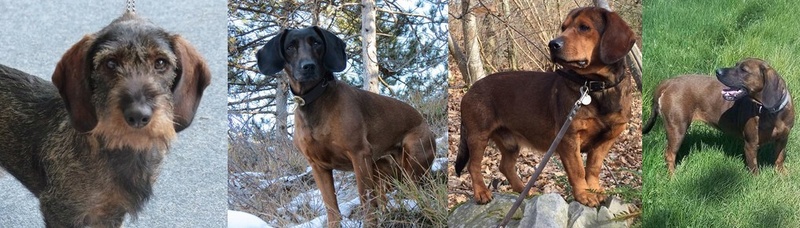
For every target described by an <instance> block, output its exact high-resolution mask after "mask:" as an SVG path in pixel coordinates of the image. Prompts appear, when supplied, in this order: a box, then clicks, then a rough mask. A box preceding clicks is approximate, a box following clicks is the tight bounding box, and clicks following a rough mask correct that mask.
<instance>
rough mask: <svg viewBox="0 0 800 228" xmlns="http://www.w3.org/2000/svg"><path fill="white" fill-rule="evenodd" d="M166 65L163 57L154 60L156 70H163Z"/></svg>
mask: <svg viewBox="0 0 800 228" xmlns="http://www.w3.org/2000/svg"><path fill="white" fill-rule="evenodd" d="M166 67H167V60H164V59H157V60H156V64H155V68H156V70H163V69H164V68H166Z"/></svg>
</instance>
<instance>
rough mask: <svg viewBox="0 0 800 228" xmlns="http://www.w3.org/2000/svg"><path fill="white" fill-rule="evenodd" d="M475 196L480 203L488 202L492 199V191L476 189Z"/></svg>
mask: <svg viewBox="0 0 800 228" xmlns="http://www.w3.org/2000/svg"><path fill="white" fill-rule="evenodd" d="M474 198H475V202H476V203H478V204H487V203H489V202H491V201H492V192H491V191H489V190H488V189H483V190H475V196H474Z"/></svg>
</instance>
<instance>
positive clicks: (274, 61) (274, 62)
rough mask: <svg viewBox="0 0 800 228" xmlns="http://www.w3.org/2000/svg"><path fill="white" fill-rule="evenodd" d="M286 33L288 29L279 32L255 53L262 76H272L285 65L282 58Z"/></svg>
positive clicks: (284, 60)
mask: <svg viewBox="0 0 800 228" xmlns="http://www.w3.org/2000/svg"><path fill="white" fill-rule="evenodd" d="M287 33H289V30H288V29H286V30H283V31H281V33H278V35H275V37H272V39H271V40H269V41H267V44H265V45H264V47H262V48H261V50H258V52H257V53H256V60H257V63H258V70H259V71H261V73H262V74H265V75H273V74H275V73H278V72H280V71H281V70H283V65H284V64H286V59H284V58H283V39H284V38H285V37H286V34H287Z"/></svg>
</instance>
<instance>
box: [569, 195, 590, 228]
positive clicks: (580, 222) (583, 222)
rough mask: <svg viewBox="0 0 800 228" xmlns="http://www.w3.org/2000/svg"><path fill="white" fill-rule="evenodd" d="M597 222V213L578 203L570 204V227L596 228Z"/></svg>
mask: <svg viewBox="0 0 800 228" xmlns="http://www.w3.org/2000/svg"><path fill="white" fill-rule="evenodd" d="M596 220H597V211H596V210H595V209H594V208H590V207H587V206H584V205H583V204H581V203H579V202H578V201H572V203H569V226H568V227H571V228H580V227H594V226H593V225H594V223H595V221H596Z"/></svg>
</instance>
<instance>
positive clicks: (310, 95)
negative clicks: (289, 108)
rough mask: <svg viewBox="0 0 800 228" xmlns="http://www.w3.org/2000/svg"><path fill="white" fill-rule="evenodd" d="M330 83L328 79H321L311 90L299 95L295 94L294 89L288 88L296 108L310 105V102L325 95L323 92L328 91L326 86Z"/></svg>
mask: <svg viewBox="0 0 800 228" xmlns="http://www.w3.org/2000/svg"><path fill="white" fill-rule="evenodd" d="M331 83H332V81H330V80H328V79H322V81H320V82H318V83H317V84H316V85H314V87H313V88H311V90H309V91H308V92H306V93H305V94H301V95H297V92H295V91H294V89H291V88H290V89H289V91H292V95H294V97H292V100H294V103H295V104H297V106H299V107H302V106H305V105H308V104H311V102H314V101H315V100H317V99H318V98H319V97H321V96H322V94H323V93H325V90H327V89H328V86H329V85H330V84H331Z"/></svg>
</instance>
